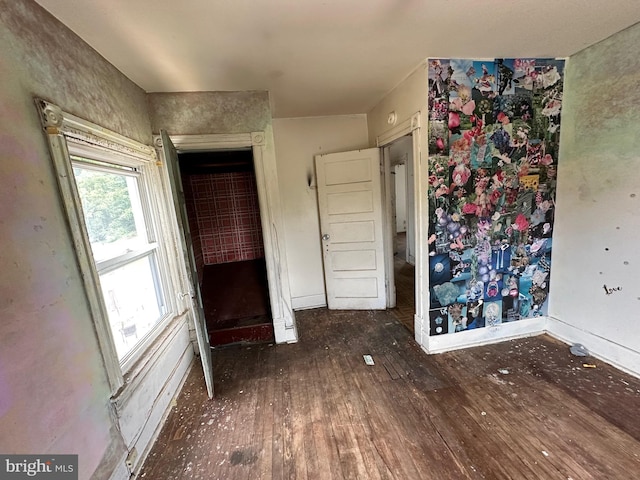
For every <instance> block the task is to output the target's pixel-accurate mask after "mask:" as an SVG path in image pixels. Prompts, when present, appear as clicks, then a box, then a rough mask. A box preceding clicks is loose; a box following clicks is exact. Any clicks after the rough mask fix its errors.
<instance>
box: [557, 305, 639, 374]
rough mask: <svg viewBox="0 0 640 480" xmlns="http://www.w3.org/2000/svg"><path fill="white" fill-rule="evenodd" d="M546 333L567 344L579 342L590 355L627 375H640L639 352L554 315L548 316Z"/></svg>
mask: <svg viewBox="0 0 640 480" xmlns="http://www.w3.org/2000/svg"><path fill="white" fill-rule="evenodd" d="M547 333H548V334H549V335H551V336H552V337H554V338H557V339H558V340H561V341H563V342H565V343H567V344H569V345H572V344H574V343H580V344H582V345H584V346H585V347H586V349H587V350H588V351H589V354H590V355H591V356H593V357H595V358H598V359H600V360H602V361H604V362H606V363H609V364H611V365H613V366H614V367H616V368H618V369H620V370H622V371H623V372H626V373H628V374H629V375H633V376H634V377H640V352H636V351H634V350H631V349H629V348H627V347H625V346H623V345H619V344H617V343H614V342H612V341H611V340H608V339H606V338H604V337H601V336H598V335H595V334H593V333H591V332H587V331H586V330H581V329H579V328H577V327H574V326H573V325H569V324H568V323H565V322H563V321H562V320H560V319H558V318H555V317H549V318H548V322H547Z"/></svg>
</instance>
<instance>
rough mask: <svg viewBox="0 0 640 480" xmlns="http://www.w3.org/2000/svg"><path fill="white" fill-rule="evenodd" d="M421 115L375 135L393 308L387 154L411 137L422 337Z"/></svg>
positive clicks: (417, 318) (416, 286) (417, 323)
mask: <svg viewBox="0 0 640 480" xmlns="http://www.w3.org/2000/svg"><path fill="white" fill-rule="evenodd" d="M420 116H421V112H420V111H418V112H416V113H414V114H413V115H411V117H410V118H408V119H406V120H405V121H403V122H401V123H399V124H398V125H396V126H395V127H393V128H391V129H389V130H387V131H385V132H384V133H382V134H380V135H379V136H378V137H377V138H376V145H377V146H378V148H380V149H381V150H382V151H381V154H382V159H383V160H382V166H381V174H382V176H383V180H382V189H383V193H382V195H383V199H382V201H383V204H384V208H383V229H384V238H385V247H384V248H385V263H386V268H385V271H386V282H385V283H386V288H387V307H388V308H393V307H395V305H396V291H395V276H394V261H393V235H394V232H393V221H392V220H393V219H392V216H391V215H392V212H391V203H392V202H391V180H392V179H391V159H390V158H389V155H388V147H389V146H390V145H391V144H392V143H393V142H395V141H396V140H398V139H399V138H401V137H404V136H406V135H411V137H412V145H413V148H412V155H413V161H412V162H411V169H412V170H413V198H412V199H411V200H412V202H413V219H412V220H413V236H414V248H415V252H414V255H415V277H414V289H415V305H414V310H415V313H414V322H415V338H416V340H418V341H419V334H420V331H421V328H422V325H421V323H422V322H421V314H422V311H421V310H422V297H421V294H420V292H421V291H422V288H421V282H420V279H421V278H422V276H423V275H422V249H421V248H420V245H422V233H421V232H422V229H421V228H419V223H418V222H419V219H420V215H419V211H420V208H419V205H420V191H421V190H420V175H419V172H420V168H419V166H420V139H421V133H420V131H421V128H420ZM408 175H409V169H408V168H407V176H408Z"/></svg>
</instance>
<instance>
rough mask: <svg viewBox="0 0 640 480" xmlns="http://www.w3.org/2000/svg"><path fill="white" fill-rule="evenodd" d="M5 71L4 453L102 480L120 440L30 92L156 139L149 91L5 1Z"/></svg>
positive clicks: (0, 122)
mask: <svg viewBox="0 0 640 480" xmlns="http://www.w3.org/2000/svg"><path fill="white" fill-rule="evenodd" d="M0 76H1V77H2V88H1V89H0V112H2V114H1V116H0V182H1V186H0V204H1V205H2V213H1V214H0V245H1V248H0V292H1V293H0V432H1V434H0V451H1V452H3V453H34V454H36V453H51V452H56V453H77V454H79V469H80V472H79V477H80V478H89V477H90V476H91V475H92V474H93V473H94V471H95V470H96V469H97V468H98V467H99V465H100V464H101V462H102V467H100V468H103V470H100V471H99V472H98V473H97V475H96V478H101V476H105V475H108V474H110V473H111V470H112V469H113V465H114V463H115V462H116V461H117V460H119V459H120V458H121V456H122V454H123V453H124V451H125V447H124V444H123V441H122V439H121V437H120V434H119V433H118V432H117V430H116V427H115V426H114V423H113V422H112V419H111V418H110V414H109V397H110V394H111V392H110V390H109V385H108V384H107V378H106V374H105V369H104V365H103V362H102V357H101V355H100V351H99V348H98V343H97V339H96V335H95V332H94V327H93V323H92V320H91V317H90V313H89V308H88V305H87V299H86V298H85V293H84V289H83V283H82V279H81V277H80V273H79V270H78V267H77V262H76V258H75V253H74V250H73V245H72V242H71V237H70V233H69V229H68V226H67V224H66V216H65V214H64V212H63V209H62V205H61V201H60V199H59V195H58V191H57V185H56V181H55V178H54V174H53V168H52V161H51V158H50V155H49V152H48V149H47V145H46V143H45V138H44V135H43V133H42V128H41V126H40V121H39V118H38V114H37V111H36V108H35V104H34V101H33V98H34V96H39V97H42V98H45V99H48V100H50V101H52V102H55V103H56V104H58V105H60V106H61V107H62V108H63V109H64V110H66V111H69V112H71V113H73V114H76V115H78V116H80V117H83V118H86V119H88V120H90V121H92V122H95V123H98V124H100V125H102V126H104V127H107V128H110V129H113V130H115V131H117V132H119V133H121V134H123V135H126V136H128V137H131V138H134V139H136V140H139V141H142V142H146V143H150V141H151V128H150V124H149V120H148V110H147V103H146V96H145V93H144V92H143V91H142V90H141V89H140V88H138V87H137V86H136V85H134V84H133V83H132V82H131V81H129V80H128V79H127V78H126V77H124V76H123V75H122V74H121V73H120V72H119V71H118V70H117V69H116V68H115V67H113V66H112V65H110V64H109V63H108V62H106V61H105V60H104V59H103V58H102V57H101V56H99V55H98V54H97V53H96V52H95V51H94V50H92V49H91V48H90V47H89V46H88V45H86V44H85V43H84V42H82V41H81V40H80V39H79V38H78V37H77V36H76V35H75V34H73V33H72V32H71V31H70V30H69V29H67V28H66V27H64V26H63V25H62V24H60V23H59V22H58V21H57V20H55V19H54V18H53V17H52V16H50V15H49V14H48V13H46V12H45V11H44V10H42V9H41V8H40V7H39V6H37V5H36V4H35V3H34V2H32V1H27V0H0ZM100 472H101V473H100ZM103 474H104V475H103Z"/></svg>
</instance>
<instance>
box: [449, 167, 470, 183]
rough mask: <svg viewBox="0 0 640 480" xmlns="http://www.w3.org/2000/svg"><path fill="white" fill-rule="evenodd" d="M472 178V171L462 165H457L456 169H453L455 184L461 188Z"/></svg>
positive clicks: (452, 176)
mask: <svg viewBox="0 0 640 480" xmlns="http://www.w3.org/2000/svg"><path fill="white" fill-rule="evenodd" d="M470 177H471V170H469V168H468V167H467V166H466V165H464V164H462V163H461V164H460V165H457V166H456V168H454V169H453V173H452V175H451V178H452V180H453V183H455V184H456V185H458V186H459V187H462V186H464V185H465V184H466V183H467V181H469V178H470Z"/></svg>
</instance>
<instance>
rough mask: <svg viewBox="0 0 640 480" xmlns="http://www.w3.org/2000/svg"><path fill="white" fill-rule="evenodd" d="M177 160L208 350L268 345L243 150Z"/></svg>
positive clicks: (259, 247) (264, 289) (250, 165)
mask: <svg viewBox="0 0 640 480" xmlns="http://www.w3.org/2000/svg"><path fill="white" fill-rule="evenodd" d="M178 157H179V162H178V163H179V165H180V176H181V181H182V187H183V191H184V195H185V204H186V210H187V217H188V221H189V230H190V232H191V241H192V243H193V251H194V257H195V264H196V270H197V275H198V282H199V284H200V290H201V294H202V303H203V308H204V314H205V319H206V323H207V330H208V332H209V341H210V343H211V346H221V345H228V344H234V343H258V342H273V341H274V332H273V319H272V316H271V305H270V301H269V285H268V279H267V269H266V263H265V251H264V240H263V235H262V224H261V218H260V205H259V201H258V189H257V184H256V175H255V169H254V161H253V152H252V150H251V148H246V149H239V150H216V151H206V152H202V151H198V152H184V153H179V154H178Z"/></svg>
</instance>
